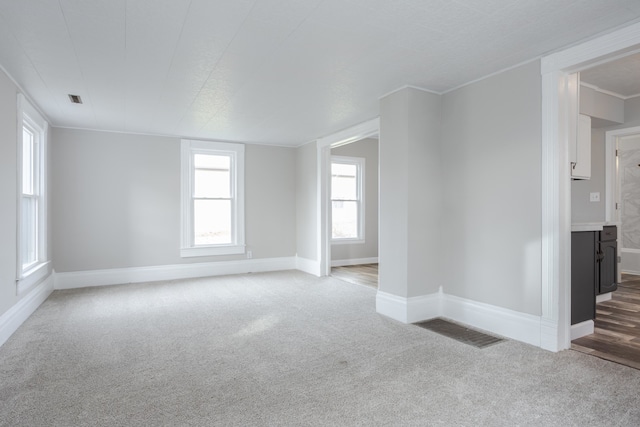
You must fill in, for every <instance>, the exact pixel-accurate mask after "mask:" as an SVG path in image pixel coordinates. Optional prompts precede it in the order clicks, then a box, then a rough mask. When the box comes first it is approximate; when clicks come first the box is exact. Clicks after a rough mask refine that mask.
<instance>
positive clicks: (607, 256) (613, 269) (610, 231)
mask: <svg viewBox="0 0 640 427" xmlns="http://www.w3.org/2000/svg"><path fill="white" fill-rule="evenodd" d="M599 234H600V235H599V238H600V239H599V241H598V260H597V262H598V286H597V287H596V294H598V295H600V294H606V293H607V292H613V291H615V290H616V289H618V283H617V278H618V242H617V238H618V236H617V234H618V230H617V229H616V227H615V226H608V227H604V229H603V230H602V231H601V232H600V233H599Z"/></svg>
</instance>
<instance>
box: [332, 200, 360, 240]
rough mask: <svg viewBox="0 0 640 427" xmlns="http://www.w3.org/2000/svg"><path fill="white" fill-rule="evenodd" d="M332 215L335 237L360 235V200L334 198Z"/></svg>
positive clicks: (333, 234)
mask: <svg viewBox="0 0 640 427" xmlns="http://www.w3.org/2000/svg"><path fill="white" fill-rule="evenodd" d="M331 215H332V237H333V238H334V239H355V238H357V237H358V202H355V201H353V202H352V201H342V200H334V201H333V202H332V211H331Z"/></svg>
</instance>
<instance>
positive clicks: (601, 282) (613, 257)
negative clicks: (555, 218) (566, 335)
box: [571, 226, 618, 325]
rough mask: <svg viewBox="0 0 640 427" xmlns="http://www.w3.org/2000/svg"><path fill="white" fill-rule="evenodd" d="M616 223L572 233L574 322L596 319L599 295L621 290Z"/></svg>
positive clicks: (572, 305)
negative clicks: (596, 229) (594, 229)
mask: <svg viewBox="0 0 640 427" xmlns="http://www.w3.org/2000/svg"><path fill="white" fill-rule="evenodd" d="M616 239H617V229H616V227H615V226H605V227H603V230H602V231H577V232H573V233H571V324H572V325H575V324H576V323H580V322H584V321H585V320H591V319H595V317H596V295H600V294H605V293H607V292H613V291H615V290H616V289H618V284H617V277H618V250H617V249H618V243H617V241H616Z"/></svg>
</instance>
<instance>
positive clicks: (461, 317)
mask: <svg viewBox="0 0 640 427" xmlns="http://www.w3.org/2000/svg"><path fill="white" fill-rule="evenodd" d="M443 297H444V302H443V310H442V311H443V317H446V318H449V319H451V320H455V321H456V322H460V323H463V324H466V325H471V326H473V327H475V328H479V329H482V330H485V331H487V332H491V333H493V334H497V335H501V336H503V337H507V338H511V339H514V340H518V341H522V342H526V343H527V344H532V345H535V346H538V347H539V346H540V316H534V315H532V314H526V313H521V312H519V311H514V310H509V309H507V308H502V307H498V306H495V305H491V304H486V303H482V302H478V301H472V300H468V299H465V298H460V297H457V296H453V295H447V294H443Z"/></svg>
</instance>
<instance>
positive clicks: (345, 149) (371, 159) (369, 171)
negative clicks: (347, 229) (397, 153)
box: [331, 138, 379, 260]
mask: <svg viewBox="0 0 640 427" xmlns="http://www.w3.org/2000/svg"><path fill="white" fill-rule="evenodd" d="M378 145H379V144H378V140H377V139H375V138H365V139H362V140H360V141H356V142H352V143H350V144H347V145H342V146H340V147H336V148H332V149H331V155H334V156H351V157H362V158H364V159H365V173H364V189H365V191H364V192H365V198H364V203H365V206H364V212H365V219H364V225H365V231H364V240H365V241H364V243H356V244H337V245H331V259H332V260H354V259H364V258H377V257H378Z"/></svg>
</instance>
